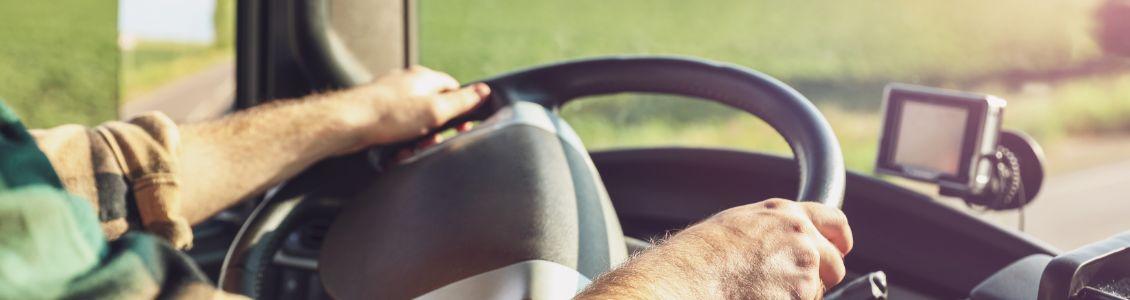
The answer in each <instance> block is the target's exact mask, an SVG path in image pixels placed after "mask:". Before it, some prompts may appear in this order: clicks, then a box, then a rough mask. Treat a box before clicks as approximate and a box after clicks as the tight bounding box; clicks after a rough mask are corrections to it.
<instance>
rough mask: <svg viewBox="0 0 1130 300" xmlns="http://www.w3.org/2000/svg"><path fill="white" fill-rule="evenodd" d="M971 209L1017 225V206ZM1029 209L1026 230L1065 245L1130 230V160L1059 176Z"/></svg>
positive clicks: (1073, 245)
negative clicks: (985, 210)
mask: <svg viewBox="0 0 1130 300" xmlns="http://www.w3.org/2000/svg"><path fill="white" fill-rule="evenodd" d="M1126 151H1128V152H1130V149H1126ZM943 201H950V200H943ZM967 211H968V210H967ZM971 213H972V214H975V215H979V216H981V217H983V218H984V219H986V220H989V221H990V222H994V223H997V224H999V225H1001V226H1004V227H1006V228H1013V229H1016V228H1017V224H1018V218H1019V216H1018V213H1017V212H1004V213H983V212H974V211H971ZM1024 213H1025V218H1026V222H1025V233H1026V234H1029V235H1032V236H1035V237H1036V238H1038V239H1040V240H1043V241H1045V242H1048V243H1049V244H1051V245H1052V246H1055V247H1056V248H1059V249H1060V250H1064V251H1066V250H1071V249H1075V248H1078V247H1080V246H1083V245H1086V244H1088V243H1091V242H1095V241H1099V240H1102V239H1105V238H1107V237H1110V236H1112V235H1114V234H1117V233H1121V232H1125V231H1130V161H1121V162H1116V163H1109V164H1104V165H1100V166H1096V167H1091V168H1087V169H1083V170H1078V171H1074V172H1070V173H1066V174H1062V175H1057V176H1054V177H1052V178H1050V179H1048V180H1047V181H1045V182H1044V187H1043V190H1042V191H1040V194H1039V195H1037V197H1036V199H1035V200H1034V201H1033V202H1032V203H1031V204H1029V205H1028V206H1027V207H1026V208H1025V211H1024Z"/></svg>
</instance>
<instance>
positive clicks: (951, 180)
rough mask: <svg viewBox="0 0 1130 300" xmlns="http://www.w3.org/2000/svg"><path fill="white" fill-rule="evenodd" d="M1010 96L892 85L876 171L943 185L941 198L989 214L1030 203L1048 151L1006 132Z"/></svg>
mask: <svg viewBox="0 0 1130 300" xmlns="http://www.w3.org/2000/svg"><path fill="white" fill-rule="evenodd" d="M1006 104H1007V103H1006V101H1005V100H1004V99H1001V98H998V97H995V96H991V95H984V94H976V93H968V92H961V91H954V90H946V89H938V88H931V87H924V86H916V85H909V84H899V83H895V84H891V85H888V86H887V89H886V91H885V93H884V99H883V115H884V120H883V131H882V137H881V139H880V145H879V155H878V159H877V160H876V167H875V170H876V172H877V173H880V174H888V175H895V176H900V177H904V178H909V179H913V180H918V181H924V182H929V183H933V184H936V185H938V187H939V194H941V195H944V196H951V197H958V198H961V199H963V200H965V202H966V204H968V205H970V206H976V207H982V208H985V209H989V210H1008V209H1018V208H1021V207H1023V206H1024V205H1026V204H1027V203H1029V202H1031V200H1032V199H1034V198H1035V196H1036V194H1037V193H1039V191H1040V187H1041V186H1042V185H1043V180H1044V167H1043V161H1044V154H1043V150H1042V149H1041V148H1040V146H1039V144H1037V143H1036V142H1035V140H1033V139H1032V138H1031V137H1029V136H1028V135H1026V134H1024V133H1022V132H1019V131H1013V130H1004V131H1002V130H1001V123H1002V122H1003V117H1004V108H1005V106H1006Z"/></svg>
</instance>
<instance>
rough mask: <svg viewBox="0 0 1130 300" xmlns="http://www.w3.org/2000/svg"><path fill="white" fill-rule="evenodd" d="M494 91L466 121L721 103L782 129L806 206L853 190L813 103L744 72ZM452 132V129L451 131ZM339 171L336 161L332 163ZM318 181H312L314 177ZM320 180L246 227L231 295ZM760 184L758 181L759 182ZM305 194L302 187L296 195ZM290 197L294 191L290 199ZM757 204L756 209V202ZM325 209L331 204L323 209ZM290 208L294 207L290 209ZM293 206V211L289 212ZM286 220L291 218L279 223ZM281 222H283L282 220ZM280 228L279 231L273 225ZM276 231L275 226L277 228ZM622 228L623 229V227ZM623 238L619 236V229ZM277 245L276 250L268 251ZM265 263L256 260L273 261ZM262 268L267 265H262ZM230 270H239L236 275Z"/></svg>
mask: <svg viewBox="0 0 1130 300" xmlns="http://www.w3.org/2000/svg"><path fill="white" fill-rule="evenodd" d="M483 82H485V83H486V84H488V85H490V86H491V88H492V96H491V99H490V101H489V103H488V104H487V105H484V106H482V107H481V108H479V109H477V110H476V111H475V112H473V113H471V114H469V115H468V116H466V117H463V118H460V120H454V121H453V122H450V123H449V124H457V123H460V122H461V121H466V120H469V119H483V118H485V117H487V116H491V115H494V113H496V112H498V111H499V110H500V109H502V108H505V107H510V106H513V104H515V103H517V102H530V103H535V104H538V105H541V106H543V107H545V108H548V109H551V110H554V109H556V108H558V107H560V106H561V105H564V104H565V103H568V102H569V101H572V100H574V99H578V98H582V97H586V96H594V95H601V94H612V93H622V92H642V93H662V94H674V95H682V96H688V97H694V98H697V99H704V100H710V101H715V102H719V103H722V104H725V105H728V106H730V107H734V108H737V109H740V110H743V111H746V112H748V113H751V114H753V115H756V116H758V117H760V118H761V119H762V120H764V121H765V122H766V123H768V124H769V125H770V126H772V127H773V128H774V129H776V130H777V131H778V132H779V133H780V134H781V135H782V136H783V137H784V138H785V140H786V141H787V142H788V143H789V145H790V147H791V148H792V149H793V152H794V156H795V158H796V160H797V162H798V164H799V167H800V174H801V180H800V189H799V191H798V194H797V198H796V199H797V200H799V201H814V202H819V203H823V204H825V205H829V206H833V207H839V206H840V205H841V203H842V197H843V193H844V184H845V171H844V166H843V158H842V154H841V152H840V148H839V145H838V143H837V141H836V138H835V135H834V134H833V132H832V129H831V127H830V126H829V125H828V123H827V121H826V120H825V119H824V118H823V116H822V115H821V114H820V112H819V111H818V110H817V109H816V107H815V106H814V105H812V103H811V102H810V101H808V100H807V99H806V98H805V97H804V96H802V95H801V94H800V93H799V92H797V91H795V90H793V89H792V88H790V87H788V86H787V85H786V84H784V83H782V82H780V81H778V80H776V79H773V78H772V77H769V76H767V75H765V74H762V73H759V72H756V71H753V70H749V69H746V68H743V67H739V66H733V65H727V64H720V63H714V62H709V61H704V60H697V59H689V58H676V57H610V58H597V59H587V60H579V61H571V62H564V63H559V64H553V65H547V66H542V67H535V68H532V69H527V70H523V71H517V72H513V73H508V74H505V75H502V76H498V77H495V78H492V79H488V80H485V81H483ZM445 127H447V126H445ZM329 162H330V163H332V162H333V161H329ZM306 175H311V176H306ZM314 175H316V174H303V175H302V177H305V179H303V178H299V179H296V180H294V182H291V183H288V184H287V185H288V186H287V187H284V188H283V190H282V192H280V194H289V195H292V197H299V198H289V199H288V198H285V197H282V198H283V199H282V200H284V201H281V203H280V201H277V200H278V199H269V200H268V201H265V202H264V203H262V204H261V205H260V208H258V209H257V210H256V212H255V214H254V215H253V216H252V217H251V218H249V220H248V222H247V223H246V224H244V227H243V229H241V232H240V233H239V235H238V236H237V237H236V241H235V243H233V245H232V248H231V249H230V250H229V253H228V257H227V258H226V259H225V263H224V271H223V274H222V276H221V282H222V285H223V286H224V288H225V289H226V290H228V291H233V292H240V291H246V288H247V286H246V285H247V284H248V283H251V282H253V281H254V280H250V281H249V280H247V279H248V278H252V277H248V276H253V277H255V278H258V276H257V274H254V273H255V272H256V271H258V270H259V268H253V269H248V270H247V271H251V272H250V273H248V272H244V271H241V270H243V268H244V267H246V266H245V264H247V263H248V262H251V261H252V260H255V259H253V258H248V252H250V249H251V248H253V247H255V245H257V244H263V243H261V242H262V241H259V239H260V238H266V237H265V236H264V235H265V233H269V232H270V231H272V230H274V229H275V228H274V227H277V226H278V223H279V222H280V221H281V220H283V219H286V218H287V217H283V216H289V215H292V214H295V213H296V212H298V210H301V207H302V206H297V207H298V208H293V210H292V209H291V208H289V207H295V205H294V203H296V202H294V201H301V200H300V199H301V198H300V197H302V196H294V195H298V194H301V193H302V192H301V191H298V190H303V189H310V188H311V187H312V186H318V184H316V182H313V181H317V180H318V178H324V176H314ZM751 180H752V179H751ZM294 186H297V187H294ZM287 190H294V191H295V192H290V191H287ZM751 201H756V200H755V199H751ZM321 202H325V201H321ZM287 203H289V204H287ZM288 205H289V206H288ZM279 214H283V216H278V215H279ZM280 217H282V218H281V219H280ZM272 222H273V223H272ZM271 224H274V226H272V225H271ZM617 227H618V225H617ZM617 230H618V229H617ZM267 244H270V243H267ZM267 258H268V257H265V256H264V257H259V258H256V259H260V260H261V259H267ZM257 263H258V265H262V263H261V262H257ZM229 268H233V269H234V270H236V271H235V272H229V271H230V270H229Z"/></svg>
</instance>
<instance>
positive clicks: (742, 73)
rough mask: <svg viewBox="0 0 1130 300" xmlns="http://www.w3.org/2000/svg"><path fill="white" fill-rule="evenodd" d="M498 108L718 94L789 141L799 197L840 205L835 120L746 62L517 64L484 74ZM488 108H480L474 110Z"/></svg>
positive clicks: (610, 60) (714, 96) (620, 59)
mask: <svg viewBox="0 0 1130 300" xmlns="http://www.w3.org/2000/svg"><path fill="white" fill-rule="evenodd" d="M483 82H484V83H486V84H488V85H490V87H491V91H492V92H491V103H490V105H488V106H487V107H488V108H487V109H491V108H493V109H497V108H499V107H504V106H506V105H509V104H511V103H513V102H517V101H525V102H533V103H537V104H540V105H542V106H545V107H547V108H552V109H556V108H558V107H560V106H562V105H564V104H566V103H568V102H570V101H572V100H575V99H579V98H582V97H586V96H595V95H603V94H614V93H625V92H638V93H659V94H673V95H680V96H687V97H693V98H697V99H703V100H711V101H715V102H718V103H721V104H724V105H727V106H730V107H733V108H736V109H739V110H742V111H745V112H748V113H750V114H753V115H755V116H757V117H758V118H760V119H762V120H764V121H765V122H766V123H768V124H769V125H770V126H771V127H773V128H774V129H775V130H776V131H777V132H778V133H779V134H781V136H782V137H784V138H785V141H786V142H788V144H789V146H790V148H791V149H792V151H793V155H794V157H795V159H796V161H797V163H798V164H799V166H800V174H801V179H800V187H799V190H798V192H797V197H796V200H797V201H812V202H819V203H823V204H825V205H828V206H832V207H836V208H839V207H840V206H842V203H843V193H844V187H845V182H846V179H845V168H844V161H843V154H842V152H841V150H840V146H839V142H838V140H837V139H836V136H835V133H834V132H833V131H832V127H831V125H829V124H828V122H827V120H826V119H824V116H823V115H822V114H821V113H820V111H819V110H818V109H817V108H816V106H815V105H813V104H812V102H811V101H809V100H808V99H807V98H805V97H804V95H801V94H800V92H797V91H796V90H795V89H793V88H791V87H789V86H788V85H787V84H785V83H783V82H781V81H780V80H777V79H775V78H773V77H770V76H769V75H766V74H763V73H760V72H757V71H754V70H750V69H748V68H744V67H741V66H736V65H731V64H723V63H717V62H711V61H707V60H701V59H692V58H681V57H654V56H651V57H648V56H644V57H605V58H595V59H584V60H576V61H569V62H563V63H558V64H552V65H546V66H540V67H534V68H531V69H527V70H522V71H517V72H513V73H509V74H505V75H502V76H498V77H495V78H492V79H488V80H485V81H483ZM484 114H486V115H489V112H486V113H484V112H476V113H475V114H474V115H478V116H481V115H484Z"/></svg>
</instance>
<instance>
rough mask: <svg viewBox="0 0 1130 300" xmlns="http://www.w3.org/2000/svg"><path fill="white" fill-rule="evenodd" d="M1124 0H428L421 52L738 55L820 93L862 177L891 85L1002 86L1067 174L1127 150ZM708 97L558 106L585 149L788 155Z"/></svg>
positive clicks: (518, 57) (492, 57) (530, 57)
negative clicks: (682, 148)
mask: <svg viewBox="0 0 1130 300" xmlns="http://www.w3.org/2000/svg"><path fill="white" fill-rule="evenodd" d="M1127 7H1130V4H1127V2H1126V1H1121V0H1086V1H1078V0H1053V1H1026V0H998V1H979V0H954V1H926V0H912V1H894V0H880V1H874V0H840V1H738V0H726V1H679V0H646V1H645V0H624V1H602V0H575V1H504V0H494V1H459V0H424V1H420V2H418V11H419V14H418V17H419V21H418V24H419V25H418V26H419V28H418V30H419V38H418V44H419V61H420V63H421V64H423V65H427V66H430V67H433V68H436V69H439V70H444V71H447V72H450V73H452V74H453V75H455V76H456V77H457V78H458V79H460V80H461V81H471V80H476V79H482V78H484V77H486V76H490V75H494V74H498V73H500V72H505V71H510V70H514V69H518V68H524V67H529V66H533V65H537V64H544V63H551V62H558V61H561V60H566V59H575V58H583V57H592V56H599V55H615V54H661V55H681V56H693V57H701V58H706V59H711V60H717V61H724V62H730V63H735V64H739V65H742V66H745V67H748V68H751V69H755V70H758V71H761V72H764V73H766V74H769V75H771V76H774V77H776V78H778V79H781V80H782V81H784V82H786V83H788V84H789V85H791V86H793V87H795V88H796V89H797V90H799V91H800V92H801V93H803V94H804V95H806V96H808V97H809V98H810V99H811V100H813V101H814V102H815V103H816V104H817V106H818V107H819V108H820V110H821V112H823V113H824V114H825V116H826V117H827V118H828V120H829V122H830V123H831V124H832V127H833V128H834V130H835V132H836V134H837V136H838V137H839V139H840V142H841V144H842V146H843V149H844V154H845V159H846V161H847V165H848V168H849V169H852V170H856V171H860V172H863V173H866V174H871V170H872V168H873V166H874V162H875V152H876V148H877V143H878V139H879V138H878V135H879V132H880V130H879V129H880V126H881V122H882V117H881V116H880V113H881V112H880V104H881V101H882V93H883V87H884V85H886V84H887V83H890V82H903V83H913V84H920V85H926V86H934V87H943V88H951V89H959V90H965V91H972V92H978V93H987V94H993V95H997V96H1000V97H1001V98H1004V99H1007V100H1008V101H1009V103H1008V107H1007V108H1006V110H1005V111H1006V112H1005V115H1004V120H1005V121H1004V128H1006V129H1019V130H1022V131H1024V132H1026V133H1028V134H1030V135H1032V136H1034V137H1035V138H1036V140H1037V141H1039V142H1040V143H1041V144H1042V145H1043V146H1044V148H1045V150H1046V153H1047V155H1048V159H1047V162H1048V163H1047V164H1048V165H1047V167H1048V168H1049V172H1050V174H1051V175H1050V176H1051V177H1052V178H1053V179H1052V180H1058V179H1055V178H1059V177H1056V176H1057V175H1065V174H1069V173H1076V172H1079V171H1082V170H1090V169H1093V168H1095V167H1099V166H1102V165H1106V164H1111V163H1112V162H1120V161H1126V160H1127V159H1130V138H1127V136H1128V135H1127V133H1130V63H1128V60H1127V59H1126V57H1128V56H1130V42H1128V41H1130V25H1128V24H1127V23H1130V21H1127V20H1130V13H1128V12H1127V11H1128V10H1130V9H1128V8H1127ZM703 103H704V102H692V101H687V100H686V99H681V98H678V97H668V96H654V95H637V94H629V95H615V96H608V97H601V100H596V101H582V102H574V103H573V104H570V105H569V106H566V107H565V108H564V110H563V113H562V114H563V116H565V118H566V119H567V120H569V121H570V124H571V125H573V126H574V127H575V128H576V129H577V132H578V134H579V135H580V136H581V138H582V139H583V140H584V142H585V143H586V146H588V147H589V148H590V149H607V148H617V147H632V146H643V145H687V146H692V145H693V146H722V147H733V148H741V149H750V150H757V151H767V152H773V153H779V154H783V155H789V152H788V148H787V147H786V146H785V145H784V142H783V141H782V140H781V139H780V138H779V137H777V135H776V133H775V132H773V131H772V130H771V129H770V128H768V126H766V125H764V124H763V123H761V122H760V121H757V120H755V119H754V118H752V117H748V116H746V115H744V114H742V113H739V112H736V111H734V110H731V109H727V108H724V107H720V106H718V105H713V104H703ZM1123 165H1126V164H1123ZM1084 181H1087V180H1084ZM1056 185H1057V184H1055V183H1052V184H1048V186H1052V187H1054V186H1056ZM925 191H926V192H927V193H929V194H933V193H935V192H936V189H934V190H930V189H926V190H925ZM1127 192H1130V191H1127ZM1055 193H1061V195H1060V196H1054V195H1055ZM1064 195H1074V196H1078V194H1071V193H1068V192H1057V191H1054V190H1053V191H1047V193H1046V194H1045V195H1044V197H1042V198H1038V199H1037V200H1036V201H1037V202H1035V205H1039V203H1040V201H1060V200H1057V199H1047V198H1048V197H1066V196H1064ZM1062 201H1071V200H1067V199H1064V200H1062ZM1107 201H1115V200H1107ZM951 202H953V203H960V202H956V201H951ZM1104 205H1109V204H1104ZM1034 207H1035V206H1034ZM1033 209H1037V208H1033ZM1128 209H1130V208H1128ZM986 217H987V218H990V219H992V218H997V217H999V216H998V215H986ZM1007 218H1008V221H1007V222H1008V223H1009V224H1008V226H1014V224H1015V223H1013V222H1015V221H1014V220H1015V219H1012V218H1014V217H1013V216H1012V215H1009V216H1008V217H1007ZM1002 222H1004V221H1002ZM1034 226H1035V225H1034ZM1049 226H1051V225H1049ZM1119 226H1120V227H1119ZM1116 227H1117V228H1124V227H1125V224H1123V225H1118V226H1116ZM1049 230H1050V229H1049ZM1068 239H1070V238H1068ZM1080 239H1082V238H1080ZM1080 242H1084V241H1080Z"/></svg>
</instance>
